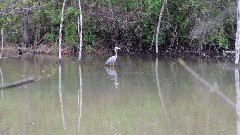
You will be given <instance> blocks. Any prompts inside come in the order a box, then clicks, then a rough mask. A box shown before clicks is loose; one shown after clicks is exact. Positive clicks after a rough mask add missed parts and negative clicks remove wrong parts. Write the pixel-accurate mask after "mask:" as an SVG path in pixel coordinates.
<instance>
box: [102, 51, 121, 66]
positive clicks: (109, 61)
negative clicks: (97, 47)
mask: <svg viewBox="0 0 240 135" xmlns="http://www.w3.org/2000/svg"><path fill="white" fill-rule="evenodd" d="M119 49H120V48H119V47H115V48H114V52H115V55H114V56H112V57H110V58H109V59H108V60H107V61H106V62H105V65H108V64H109V65H114V63H115V62H116V60H117V50H119Z"/></svg>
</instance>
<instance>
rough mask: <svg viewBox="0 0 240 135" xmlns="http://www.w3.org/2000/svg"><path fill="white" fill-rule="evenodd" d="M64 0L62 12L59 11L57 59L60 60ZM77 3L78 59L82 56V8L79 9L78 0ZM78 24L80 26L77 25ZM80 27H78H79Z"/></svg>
mask: <svg viewBox="0 0 240 135" xmlns="http://www.w3.org/2000/svg"><path fill="white" fill-rule="evenodd" d="M66 1H67V0H64V1H63V6H62V12H61V21H60V29H59V43H58V47H59V49H58V55H59V61H61V59H62V53H61V52H62V45H61V44H62V27H63V17H64V9H65V5H66ZM78 3H79V12H80V15H79V19H78V20H79V21H78V33H79V38H80V43H79V61H80V60H81V58H82V44H83V42H82V9H81V1H80V0H79V1H78ZM79 25H80V26H79ZM79 27H80V28H79Z"/></svg>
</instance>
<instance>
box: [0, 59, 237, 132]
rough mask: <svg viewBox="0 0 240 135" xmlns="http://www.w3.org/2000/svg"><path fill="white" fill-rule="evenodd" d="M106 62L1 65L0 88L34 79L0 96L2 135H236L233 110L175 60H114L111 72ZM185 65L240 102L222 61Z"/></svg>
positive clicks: (21, 61)
mask: <svg viewBox="0 0 240 135" xmlns="http://www.w3.org/2000/svg"><path fill="white" fill-rule="evenodd" d="M106 59H107V57H100V56H87V57H84V60H83V62H82V63H81V65H80V66H79V64H78V62H77V58H74V57H67V58H64V59H63V64H62V65H61V66H59V65H58V64H57V63H56V61H57V58H54V57H51V56H32V57H31V56H30V57H27V58H8V59H5V60H3V61H0V68H1V69H0V75H2V77H1V76H0V77H1V78H3V81H2V79H1V78H0V80H1V81H0V85H1V84H2V83H3V84H7V83H10V82H13V81H16V80H19V79H23V78H26V77H30V76H33V77H35V78H36V79H37V81H36V82H35V83H31V84H27V85H23V86H20V87H16V88H10V89H4V90H2V91H0V134H1V135H2V134H3V135H4V134H6V135H8V134H9V135H74V134H83V135H96V134H100V135H111V134H113V135H119V134H122V135H132V134H135V135H142V134H146V135H203V134H206V135H220V134H222V135H234V134H238V133H240V132H239V131H238V127H240V124H239V123H238V115H237V114H238V113H237V112H238V111H236V108H235V107H233V106H231V105H229V104H228V103H227V102H226V101H225V100H224V99H223V98H222V97H221V96H219V95H218V94H217V93H216V92H214V91H213V90H211V89H209V88H207V87H206V86H204V85H203V84H202V83H201V82H199V81H198V80H196V79H195V78H194V77H193V76H192V75H191V74H189V72H187V71H186V70H185V69H184V68H183V67H182V66H180V65H179V64H178V62H177V61H176V60H167V59H161V58H159V60H158V61H157V62H156V59H155V58H151V57H142V58H139V57H137V56H120V57H119V59H118V63H117V65H116V66H115V68H114V69H113V68H108V67H104V65H103V64H104V62H105V60H106ZM186 62H187V63H188V64H189V66H190V67H191V68H193V69H194V70H195V71H196V72H197V73H199V74H200V75H201V76H202V77H204V78H205V79H206V80H208V81H209V82H210V83H211V84H213V85H214V87H215V88H218V89H219V90H220V91H221V92H222V93H223V94H224V95H225V96H226V97H227V98H228V99H229V100H231V101H232V102H234V103H235V104H236V103H238V102H239V101H240V100H239V101H236V100H237V98H236V96H237V92H236V89H235V74H234V70H231V69H228V68H227V67H228V63H226V62H214V61H212V62H203V61H201V60H191V61H186ZM156 64H157V65H156ZM59 69H60V70H59ZM59 71H61V73H60V72H59ZM81 81H82V82H81ZM81 84H82V85H81Z"/></svg>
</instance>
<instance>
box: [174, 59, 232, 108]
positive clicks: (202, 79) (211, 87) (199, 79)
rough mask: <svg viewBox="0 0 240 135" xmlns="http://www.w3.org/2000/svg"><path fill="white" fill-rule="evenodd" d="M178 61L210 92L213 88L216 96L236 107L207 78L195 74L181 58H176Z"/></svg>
mask: <svg viewBox="0 0 240 135" xmlns="http://www.w3.org/2000/svg"><path fill="white" fill-rule="evenodd" d="M178 62H179V63H180V64H181V65H182V66H183V67H184V68H185V69H186V70H187V71H188V72H189V73H190V74H191V75H193V76H194V77H196V79H197V80H198V81H200V82H201V83H202V84H204V85H205V86H207V87H208V88H209V89H210V92H212V91H211V90H213V92H216V93H217V95H218V96H220V97H221V98H223V99H224V100H225V101H226V102H227V103H228V104H229V105H231V106H232V107H234V108H235V107H236V106H235V103H234V102H233V101H232V100H231V99H229V98H228V97H227V96H226V95H225V94H223V93H222V92H221V91H220V90H219V89H217V88H215V87H214V86H213V85H212V84H211V83H209V82H208V81H207V80H205V79H204V78H203V77H201V76H200V75H199V74H197V73H196V72H195V71H194V70H193V69H191V68H190V67H189V66H188V65H187V64H186V63H185V62H184V61H183V60H182V59H178Z"/></svg>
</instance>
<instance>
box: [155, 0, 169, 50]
mask: <svg viewBox="0 0 240 135" xmlns="http://www.w3.org/2000/svg"><path fill="white" fill-rule="evenodd" d="M166 4H167V0H164V2H163V5H162V8H161V10H160V15H159V18H158V25H157V32H156V54H158V35H159V31H160V24H161V22H162V16H163V11H164V8H165V5H166Z"/></svg>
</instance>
